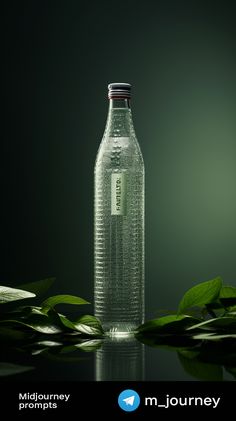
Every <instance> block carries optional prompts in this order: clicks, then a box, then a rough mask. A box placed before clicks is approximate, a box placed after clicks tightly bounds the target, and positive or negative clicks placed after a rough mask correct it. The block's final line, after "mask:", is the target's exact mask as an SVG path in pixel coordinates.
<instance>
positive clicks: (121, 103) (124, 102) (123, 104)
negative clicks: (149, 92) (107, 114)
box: [109, 98, 130, 111]
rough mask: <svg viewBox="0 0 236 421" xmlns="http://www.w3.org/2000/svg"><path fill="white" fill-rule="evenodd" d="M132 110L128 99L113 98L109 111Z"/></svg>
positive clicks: (110, 101)
mask: <svg viewBox="0 0 236 421" xmlns="http://www.w3.org/2000/svg"><path fill="white" fill-rule="evenodd" d="M120 108H122V109H127V110H130V99H128V98H112V99H110V100H109V111H110V110H116V109H120Z"/></svg>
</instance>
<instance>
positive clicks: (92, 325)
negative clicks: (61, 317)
mask: <svg viewBox="0 0 236 421" xmlns="http://www.w3.org/2000/svg"><path fill="white" fill-rule="evenodd" d="M73 324H74V326H75V328H76V329H78V330H79V331H80V332H82V333H85V330H86V333H87V334H89V335H103V333H104V330H103V328H102V325H101V323H100V321H99V320H98V319H97V318H96V317H94V316H90V315H87V314H86V315H84V316H81V317H80V318H79V319H78V320H77V321H76V322H73Z"/></svg>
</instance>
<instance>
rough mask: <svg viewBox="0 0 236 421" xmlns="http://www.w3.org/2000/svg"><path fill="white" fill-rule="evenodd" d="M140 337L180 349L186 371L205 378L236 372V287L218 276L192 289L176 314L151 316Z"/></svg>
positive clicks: (153, 343)
mask: <svg viewBox="0 0 236 421" xmlns="http://www.w3.org/2000/svg"><path fill="white" fill-rule="evenodd" d="M136 338H137V339H138V340H139V341H141V342H143V343H144V344H146V345H149V346H153V347H168V348H169V349H173V350H175V351H177V352H178V356H179V360H180V362H181V364H182V365H183V367H184V369H185V371H187V372H188V373H189V374H191V375H192V376H194V377H197V378H200V379H205V380H212V379H213V380H220V379H222V370H223V368H225V369H226V370H227V371H229V372H230V373H231V374H232V375H234V376H235V375H236V340H235V339H236V288H235V287H233V286H228V285H223V283H222V279H221V278H220V277H217V278H215V279H212V280H210V281H207V282H203V283H200V284H198V285H196V286H194V287H192V288H191V289H189V290H188V291H187V292H186V293H185V294H184V296H183V298H182V300H181V301H180V303H179V307H178V310H177V312H176V313H175V314H169V315H164V316H162V317H159V318H157V319H153V320H150V321H148V322H146V323H144V324H143V325H141V326H140V327H139V328H138V331H137V334H136Z"/></svg>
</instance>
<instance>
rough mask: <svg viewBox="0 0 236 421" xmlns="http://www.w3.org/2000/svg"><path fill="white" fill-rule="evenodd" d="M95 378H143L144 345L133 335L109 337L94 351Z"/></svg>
mask: <svg viewBox="0 0 236 421" xmlns="http://www.w3.org/2000/svg"><path fill="white" fill-rule="evenodd" d="M95 358H96V361H95V380H97V381H106V380H114V381H117V380H144V345H142V344H141V343H140V342H138V341H137V340H136V339H135V338H134V336H133V335H129V336H126V337H109V338H107V339H106V340H105V341H104V343H103V345H102V347H101V348H100V349H99V350H97V351H96V357H95Z"/></svg>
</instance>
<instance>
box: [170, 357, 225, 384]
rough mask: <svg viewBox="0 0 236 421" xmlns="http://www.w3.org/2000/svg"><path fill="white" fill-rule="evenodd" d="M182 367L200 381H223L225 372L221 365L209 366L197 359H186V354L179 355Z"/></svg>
mask: <svg viewBox="0 0 236 421" xmlns="http://www.w3.org/2000/svg"><path fill="white" fill-rule="evenodd" d="M178 357H179V360H180V363H181V365H182V366H183V368H184V370H185V371H186V373H188V374H190V376H192V377H195V378H197V379H199V380H212V381H222V380H223V370H222V367H221V366H220V365H213V364H207V363H204V362H201V361H198V360H197V358H186V354H185V355H183V354H182V353H181V352H179V353H178Z"/></svg>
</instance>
